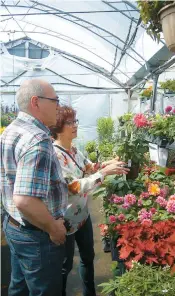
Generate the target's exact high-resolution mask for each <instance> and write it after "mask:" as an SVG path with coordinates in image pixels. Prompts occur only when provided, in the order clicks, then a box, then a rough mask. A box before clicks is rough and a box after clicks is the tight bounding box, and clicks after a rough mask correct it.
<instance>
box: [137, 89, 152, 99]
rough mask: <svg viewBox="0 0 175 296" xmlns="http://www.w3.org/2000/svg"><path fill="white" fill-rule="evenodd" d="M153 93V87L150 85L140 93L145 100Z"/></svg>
mask: <svg viewBox="0 0 175 296" xmlns="http://www.w3.org/2000/svg"><path fill="white" fill-rule="evenodd" d="M152 95H153V87H152V86H149V87H148V88H146V89H144V90H143V91H142V92H141V93H140V99H141V101H142V102H143V101H144V100H145V99H146V100H148V99H150V97H151V96H152Z"/></svg>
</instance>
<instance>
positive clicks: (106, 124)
mask: <svg viewBox="0 0 175 296" xmlns="http://www.w3.org/2000/svg"><path fill="white" fill-rule="evenodd" d="M114 132H115V127H114V121H113V120H112V118H111V117H107V118H105V117H101V118H99V119H98V120H97V133H98V141H99V143H103V142H104V141H108V142H112V141H113V135H114Z"/></svg>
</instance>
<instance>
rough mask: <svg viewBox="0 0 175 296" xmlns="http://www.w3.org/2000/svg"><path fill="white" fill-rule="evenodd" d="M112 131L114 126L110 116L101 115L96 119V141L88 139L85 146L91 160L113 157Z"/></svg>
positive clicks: (103, 159)
mask: <svg viewBox="0 0 175 296" xmlns="http://www.w3.org/2000/svg"><path fill="white" fill-rule="evenodd" d="M114 132H115V127H114V121H113V120H112V118H110V117H107V118H105V117H101V118H99V119H98V120H97V134H98V137H97V141H89V142H87V144H86V147H85V149H86V151H87V153H88V157H89V159H90V160H91V161H92V162H97V161H98V160H100V161H105V160H108V159H111V158H112V157H113V154H114V153H113V149H114V143H115V142H114V141H115V140H114Z"/></svg>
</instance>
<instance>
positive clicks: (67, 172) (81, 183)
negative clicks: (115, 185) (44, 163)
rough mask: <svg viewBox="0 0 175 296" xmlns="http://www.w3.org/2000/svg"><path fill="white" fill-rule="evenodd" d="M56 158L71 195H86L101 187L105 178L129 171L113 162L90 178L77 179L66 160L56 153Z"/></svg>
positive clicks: (120, 163) (118, 163) (121, 163)
mask: <svg viewBox="0 0 175 296" xmlns="http://www.w3.org/2000/svg"><path fill="white" fill-rule="evenodd" d="M57 156H58V159H59V161H60V164H61V167H62V172H63V176H64V178H65V179H66V180H67V182H68V189H69V192H70V193H72V194H79V193H88V192H89V191H91V190H93V189H94V188H95V187H96V186H99V185H101V184H102V182H103V180H104V177H105V176H107V175H120V174H127V172H128V171H129V170H128V169H126V168H124V167H122V165H123V164H124V163H123V162H118V161H115V162H112V163H111V164H109V165H107V166H106V167H104V168H102V169H100V170H99V171H98V172H96V173H94V174H91V175H90V176H87V177H85V178H77V176H75V171H74V170H73V169H72V170H71V167H70V166H69V163H68V158H67V157H66V156H65V155H63V154H62V153H60V152H59V153H58V152H57Z"/></svg>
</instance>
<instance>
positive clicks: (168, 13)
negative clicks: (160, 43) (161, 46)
mask: <svg viewBox="0 0 175 296" xmlns="http://www.w3.org/2000/svg"><path fill="white" fill-rule="evenodd" d="M159 17H160V21H161V24H162V30H163V35H164V39H165V42H166V45H167V47H168V49H169V50H170V51H172V52H175V3H173V4H170V5H167V6H165V7H163V8H162V9H161V10H160V11H159Z"/></svg>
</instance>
